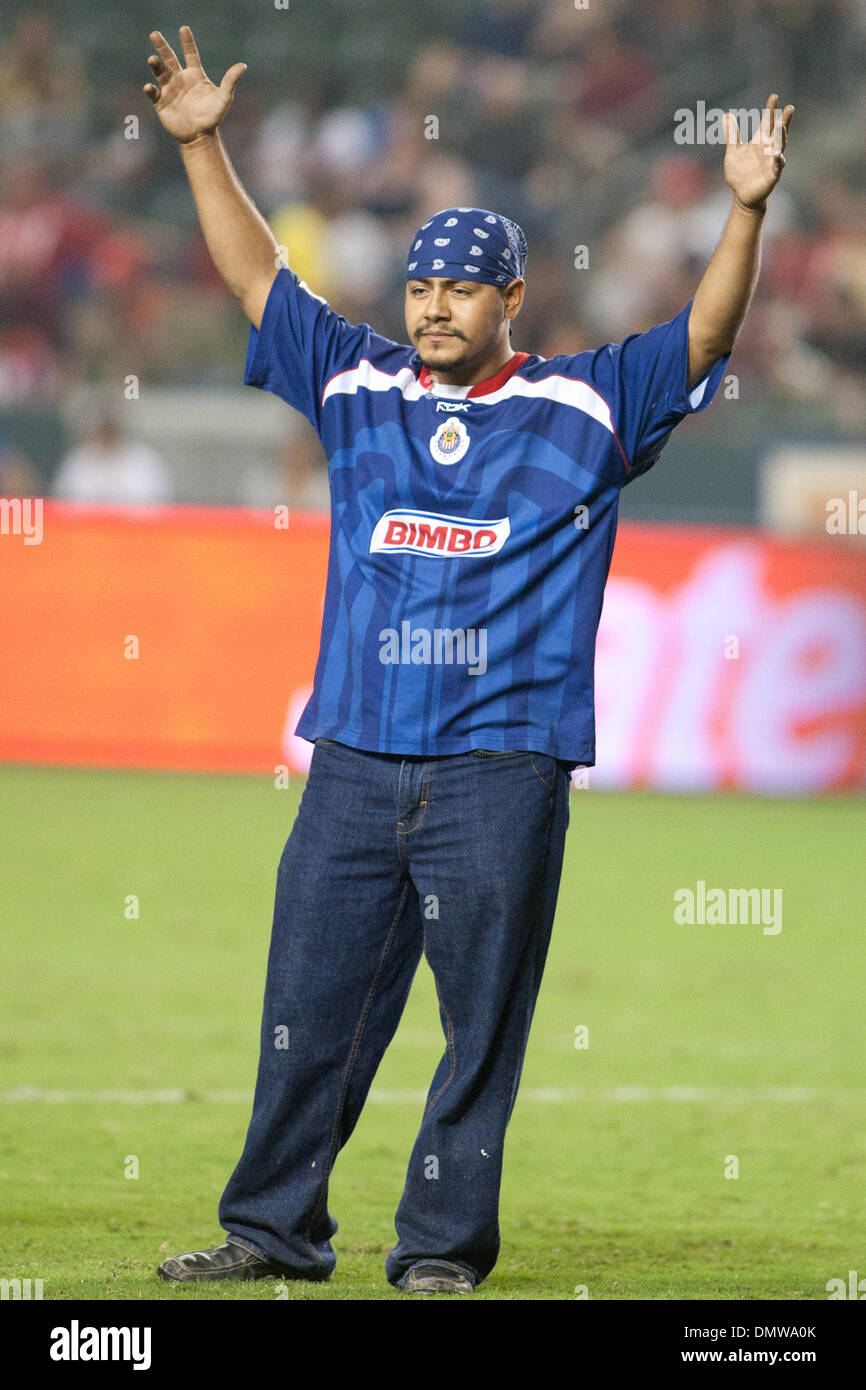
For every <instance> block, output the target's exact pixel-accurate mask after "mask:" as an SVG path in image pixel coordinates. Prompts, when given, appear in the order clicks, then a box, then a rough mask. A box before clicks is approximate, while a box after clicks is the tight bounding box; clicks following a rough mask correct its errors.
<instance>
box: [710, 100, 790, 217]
mask: <svg viewBox="0 0 866 1390" xmlns="http://www.w3.org/2000/svg"><path fill="white" fill-rule="evenodd" d="M778 106H779V98H778V96H777V95H776V93H775V92H773V94H772V96H770V97H769V98H768V101H767V105H766V106H765V107H764V111H763V114H762V117H761V123H760V125H759V126H758V129H757V130H756V131H755V134H754V135H753V136H752V139H751V140H750V141H749V143H748V144H746V145H743V144H741V143H740V132H739V129H738V127H737V118H736V116H734V115H733V114H732V113H731V112H730V111H727V112H725V136H726V139H727V146H726V149H725V179H726V181H727V183H728V186H729V187H730V188H731V189H732V190H733V192H734V196H735V197H736V198H737V200H738V202H740V203H741V204H742V205H743V207H747V208H760V209H763V208H764V207H766V201H767V198H768V197H769V195H770V194H771V193H772V191H773V189H774V188H775V187H776V184H777V183H778V182H779V178H780V177H781V173H782V170H783V169H784V167H785V155H784V150H785V146H786V145H787V143H788V131H789V130H790V128H791V118H792V116H793V115H794V108H793V106H786V107H785V109H784V111H782V112H780V111H779V110H778Z"/></svg>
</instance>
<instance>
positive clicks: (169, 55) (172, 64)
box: [148, 29, 180, 72]
mask: <svg viewBox="0 0 866 1390" xmlns="http://www.w3.org/2000/svg"><path fill="white" fill-rule="evenodd" d="M149 37H150V41H151V43H152V44H153V46H154V48H155V49H156V51H157V53H158V54H159V56H160V58H161V59H162V64H163V67H165V68H166V69H167V71H168V72H180V63H179V62H178V60H177V55H176V53H175V51H174V49H173V48H172V46H171V44H170V43H168V42H167V41H166V40H165V39H164V38H163V36H162V34H161V33H160V32H159V30H158V29H154V31H153V33H152V34H150V35H149ZM149 61H150V59H148V62H149Z"/></svg>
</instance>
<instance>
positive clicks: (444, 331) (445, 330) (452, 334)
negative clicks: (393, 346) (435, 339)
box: [417, 325, 463, 338]
mask: <svg viewBox="0 0 866 1390" xmlns="http://www.w3.org/2000/svg"><path fill="white" fill-rule="evenodd" d="M425 333H441V334H442V335H443V337H444V336H446V335H447V336H448V337H449V338H462V337H463V334H462V333H455V332H454V331H453V330H452V329H450V328H434V327H432V325H431V326H430V327H428V328H419V330H418V335H417V336H418V337H419V338H422V337H423V336H424V334H425Z"/></svg>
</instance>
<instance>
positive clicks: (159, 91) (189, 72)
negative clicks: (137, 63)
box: [144, 24, 247, 144]
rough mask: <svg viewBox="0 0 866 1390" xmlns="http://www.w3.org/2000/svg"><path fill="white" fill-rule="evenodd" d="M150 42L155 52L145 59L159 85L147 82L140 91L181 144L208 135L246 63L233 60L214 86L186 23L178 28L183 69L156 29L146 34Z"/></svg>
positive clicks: (225, 107) (225, 106)
mask: <svg viewBox="0 0 866 1390" xmlns="http://www.w3.org/2000/svg"><path fill="white" fill-rule="evenodd" d="M150 41H151V43H152V44H153V46H154V48H155V49H156V54H151V56H150V57H149V58H148V60H147V61H148V64H149V66H150V69H151V72H152V73H153V76H154V78H155V79H156V82H157V83H158V84H159V85H158V86H156V85H155V84H154V83H153V82H148V83H147V85H146V86H145V87H144V91H145V92H146V93H147V95H148V96H149V97H150V100H151V101H152V102H153V105H154V107H155V108H156V114H157V115H158V116H159V119H160V120H161V121H162V123H163V125H164V126H165V128H166V130H167V131H168V133H169V135H173V136H174V137H175V139H176V140H179V141H180V142H181V144H188V143H189V141H191V140H195V139H196V138H197V137H198V136H200V135H209V134H211V132H213V131H214V130H216V128H217V126H218V125H219V123H220V121H221V120H222V118H223V116H224V115H225V113H226V112H227V111H228V109H229V107H230V106H231V104H232V98H233V97H234V90H235V86H236V84H237V81H238V79H239V78H240V77H241V76H242V75H243V74H244V73H245V72H246V69H247V65H246V63H235V64H234V66H233V67H230V68H229V70H228V72H227V73H226V75H225V77H224V78H223V80H222V82H221V83H220V85H219V86H218V87H215V86H214V84H213V83H212V82H211V81H210V79H209V78H208V77H207V76H206V75H205V70H204V68H203V67H202V65H201V58H200V57H199V56H198V49H197V48H196V46H195V39H194V38H193V36H192V30H191V29H190V27H189V25H187V24H183V25H181V29H180V41H181V44H182V45H183V56H184V58H185V60H186V67H185V68H182V67H181V65H180V63H179V62H178V60H177V58H176V56H175V54H174V51H173V49H172V47H171V45H170V44H169V43H167V42H166V40H165V39H164V38H163V36H162V34H161V33H160V32H159V30H158V29H157V30H155V31H154V32H153V33H152V34H151V35H150Z"/></svg>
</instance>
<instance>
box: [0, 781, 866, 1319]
mask: <svg viewBox="0 0 866 1390" xmlns="http://www.w3.org/2000/svg"><path fill="white" fill-rule="evenodd" d="M300 790H301V784H300V782H296V783H294V785H293V786H292V787H291V788H290V789H289V790H285V791H278V790H276V789H275V788H274V787H273V785H272V783H270V782H269V781H268V780H266V779H263V780H256V779H252V778H219V777H204V776H174V775H155V774H146V773H135V774H133V773H111V772H85V771H54V770H40V769H24V768H4V769H0V803H2V805H3V807H4V814H3V819H4V844H3V848H4V854H3V871H2V876H0V920H2V970H0V1018H2V1033H0V1058H2V1068H0V1091H2V1093H3V1099H2V1102H0V1129H2V1146H0V1212H2V1215H0V1248H2V1268H0V1276H2V1277H7V1278H11V1277H16V1276H18V1277H27V1276H30V1277H31V1278H42V1279H43V1281H44V1297H45V1298H46V1299H48V1298H52V1299H63V1298H72V1297H84V1298H92V1299H99V1298H128V1299H142V1298H144V1299H150V1298H173V1299H178V1298H186V1299H189V1298H192V1299H196V1298H208V1299H214V1298H229V1299H239V1298H243V1299H273V1298H274V1297H275V1293H276V1291H275V1287H274V1285H273V1284H269V1283H256V1284H254V1285H242V1286H238V1285H223V1286H217V1287H212V1286H206V1287H205V1288H201V1287H192V1288H187V1289H181V1290H178V1289H175V1288H170V1287H168V1286H166V1285H164V1284H162V1283H160V1281H159V1280H157V1279H156V1278H155V1276H154V1274H153V1269H154V1266H155V1264H157V1263H158V1262H159V1260H160V1259H161V1258H163V1256H164V1254H165V1253H166V1252H169V1253H174V1252H176V1251H179V1250H184V1249H190V1248H199V1247H201V1246H202V1245H203V1244H210V1243H216V1241H218V1240H219V1239H220V1231H219V1227H218V1225H217V1222H216V1206H217V1201H218V1198H219V1195H220V1192H221V1191H222V1188H223V1186H224V1184H225V1181H226V1179H227V1177H228V1175H229V1173H230V1171H231V1168H232V1167H233V1165H234V1162H235V1161H236V1159H237V1156H238V1153H239V1151H240V1147H241V1144H242V1141H243V1136H244V1132H245V1129H246V1125H247V1121H248V1118H249V1105H248V1103H247V1102H246V1101H244V1100H235V1101H229V1102H225V1101H223V1102H220V1101H218V1100H215V1099H213V1098H212V1096H211V1093H212V1092H214V1091H241V1092H250V1091H251V1088H252V1084H253V1080H254V1076H255V1065H256V1052H257V1045H258V1026H259V1011H260V1005H261V992H262V986H263V982H264V970H265V960H266V952H267V944H268V933H269V929H270V914H271V906H272V891H273V883H274V876H275V871H276V864H277V861H278V858H279V854H280V850H281V848H282V844H283V841H284V839H285V837H286V835H287V834H288V831H289V829H290V828H291V823H292V819H293V815H294V811H295V807H296V805H297V800H298V797H299V795H300ZM864 832H866V806H864V803H863V802H861V801H858V800H854V799H825V800H815V801H786V800H781V799H768V800H757V799H755V800H752V799H748V798H741V797H735V796H726V797H707V798H698V797H662V796H657V795H652V794H630V795H614V794H598V793H593V792H588V791H578V790H575V791H574V792H573V793H572V798H571V827H570V829H569V832H568V841H567V852H566V866H565V871H564V875H563V883H562V889H561V892H560V899H559V908H558V913H557V920H556V926H555V929H554V939H553V944H552V947H551V952H550V956H549V959H548V967H547V972H546V975H545V980H544V984H543V986H542V993H541V998H540V1001H539V1005H538V1009H537V1012H536V1018H535V1023H534V1026H533V1032H532V1036H531V1039H530V1046H529V1052H528V1055H527V1060H526V1066H525V1069H524V1076H523V1083H522V1091H521V1095H520V1097H519V1099H518V1103H517V1106H516V1109H515V1112H514V1116H513V1119H512V1122H511V1127H510V1130H509V1136H508V1142H507V1144H506V1151H505V1174H504V1180H503V1189H502V1211H501V1217H502V1231H503V1244H502V1253H501V1256H500V1260H499V1263H498V1265H497V1266H496V1268H495V1270H494V1271H493V1273H492V1274H491V1276H490V1277H489V1279H488V1280H487V1281H486V1282H485V1283H484V1284H483V1285H482V1286H481V1288H480V1289H479V1290H478V1292H477V1294H476V1297H477V1298H482V1299H572V1298H574V1296H575V1290H576V1288H577V1287H578V1286H580V1285H586V1286H587V1288H588V1291H589V1297H590V1298H591V1299H668V1300H679V1299H692V1298H697V1299H720V1298H738V1299H789V1298H794V1299H803V1300H810V1299H824V1298H826V1296H827V1295H826V1283H827V1281H828V1279H832V1278H836V1277H841V1278H843V1279H846V1280H847V1275H848V1271H849V1269H852V1268H857V1269H858V1270H859V1273H860V1276H861V1277H862V1276H864V1275H866V1254H864V1250H866V1213H864V1207H863V1202H862V1191H863V1167H864V1146H866V1110H864V1098H866V1088H864V1081H863V1075H862V1058H863V1047H862V1027H863V1022H862V1020H863V1003H862V1001H863V995H864V983H866V947H864V934H863V927H862V923H863V911H862V904H863V899H864V888H866V882H864V856H863V851H862V846H863V843H864V838H866V834H864ZM698 879H704V880H705V881H706V882H707V883H708V884H709V885H711V886H719V887H724V888H728V887H732V886H735V887H745V888H748V887H767V888H775V887H780V888H782V889H783V893H784V919H783V927H782V930H781V932H780V933H779V934H778V935H776V936H769V935H764V934H763V932H762V930H761V927H760V925H738V926H691V927H689V926H678V925H676V924H675V923H674V920H673V895H674V892H675V890H676V889H678V888H681V887H691V888H694V886H695V883H696V881H697V880H698ZM129 894H136V895H137V896H138V898H139V900H140V916H139V918H138V920H127V918H126V917H125V916H124V903H125V900H126V898H127V895H129ZM578 1025H586V1026H588V1028H589V1030H590V1032H589V1038H590V1046H589V1048H588V1050H578V1049H576V1048H575V1046H574V1030H575V1027H576V1026H578ZM442 1046H443V1043H442V1037H441V1033H440V1030H439V1021H438V1014H437V1010H436V1006H435V995H434V992H433V988H432V983H431V980H430V976H429V972H428V971H427V969H426V966H423V965H422V967H421V970H420V971H419V975H418V977H417V979H416V983H415V987H414V989H413V993H412V997H411V998H410V1001H409V1005H408V1007H407V1011H406V1015H405V1017H404V1019H403V1022H402V1024H401V1027H400V1030H399V1032H398V1034H397V1037H396V1038H395V1040H394V1043H393V1044H392V1046H391V1049H390V1051H389V1053H388V1054H387V1056H386V1058H385V1061H384V1063H383V1065H382V1068H381V1069H380V1072H379V1074H378V1076H377V1078H376V1083H375V1090H376V1092H380V1091H384V1092H385V1093H386V1094H385V1095H384V1097H382V1098H380V1099H375V1098H371V1100H370V1102H369V1104H368V1106H367V1109H366V1110H365V1112H364V1114H363V1116H362V1118H361V1121H360V1123H359V1126H358V1128H357V1130H356V1132H355V1134H354V1135H353V1137H352V1139H351V1140H350V1142H349V1144H348V1146H347V1148H346V1149H345V1150H344V1152H343V1153H342V1154H341V1156H340V1158H339V1160H338V1163H337V1167H336V1170H335V1173H334V1176H333V1180H332V1185H331V1201H330V1207H331V1210H332V1211H333V1213H334V1214H335V1216H336V1217H337V1220H338V1221H339V1223H340V1230H339V1232H338V1234H337V1236H336V1237H335V1241H334V1243H335V1247H336V1249H337V1252H338V1258H339V1263H338V1267H337V1272H336V1274H335V1275H334V1278H333V1280H332V1281H331V1283H330V1284H328V1285H324V1286H322V1285H307V1284H292V1285H290V1286H289V1287H288V1293H289V1296H290V1297H291V1298H293V1299H298V1298H307V1299H379V1298H402V1297H403V1295H400V1294H398V1293H396V1292H395V1291H394V1290H392V1289H390V1288H389V1287H388V1286H387V1285H386V1283H385V1280H384V1274H383V1269H382V1264H383V1259H384V1256H385V1253H386V1252H387V1250H388V1249H390V1247H391V1246H392V1244H393V1243H394V1231H393V1224H392V1219H393V1213H394V1211H395V1209H396V1206H397V1202H398V1200H399V1197H400V1192H401V1190H402V1184H403V1177H404V1172H405V1165H406V1162H407V1159H408V1156H409V1152H410V1150H411V1146H412V1142H413V1140H414V1135H415V1131H416V1128H417V1124H418V1122H419V1119H420V1113H421V1109H422V1105H421V1103H420V1102H419V1101H418V1100H417V1099H415V1098H413V1097H412V1095H410V1096H409V1097H408V1098H407V1097H405V1096H403V1097H401V1096H400V1095H399V1094H397V1095H395V1094H394V1093H395V1092H398V1093H399V1092H401V1091H403V1092H406V1091H408V1092H416V1091H423V1090H424V1089H425V1088H426V1086H427V1085H428V1083H429V1081H430V1078H431V1077H432V1074H433V1071H434V1068H435V1065H436V1062H437V1060H438V1057H439V1054H440V1052H441V1050H442ZM21 1087H35V1088H41V1089H43V1090H44V1089H49V1090H50V1089H55V1090H57V1091H60V1092H68V1091H69V1090H74V1091H83V1092H87V1093H88V1095H89V1096H90V1097H91V1098H90V1099H82V1100H74V1101H70V1100H68V1099H67V1100H64V1101H60V1100H57V1101H53V1102H52V1101H46V1100H43V1099H40V1100H35V1099H31V1100H25V1099H21V1100H10V1099H9V1098H8V1097H9V1093H10V1092H14V1091H15V1090H16V1089H17V1088H21ZM548 1087H549V1088H560V1089H562V1088H565V1089H569V1088H581V1090H580V1094H579V1095H578V1096H577V1097H575V1098H566V1099H558V1100H555V1099H554V1100H545V1099H543V1098H541V1097H540V1096H539V1095H538V1092H539V1090H540V1088H548ZM629 1087H645V1088H650V1089H649V1090H648V1091H644V1092H640V1091H638V1092H636V1093H632V1094H631V1097H630V1098H629V1093H628V1092H627V1091H626V1092H624V1091H622V1090H621V1089H620V1088H629ZM667 1087H700V1088H708V1089H709V1091H710V1092H711V1093H710V1094H708V1095H706V1094H703V1095H700V1096H699V1097H698V1098H693V1099H671V1098H669V1097H668V1096H667V1095H665V1093H664V1088H667ZM773 1088H777V1091H776V1090H774V1089H773ZM795 1088H801V1089H802V1090H803V1092H804V1093H803V1095H801V1096H798V1095H797V1093H796V1089H795ZM105 1089H117V1090H122V1091H127V1092H129V1091H133V1092H135V1091H150V1090H153V1089H167V1090H173V1091H175V1090H178V1089H179V1090H180V1091H182V1092H183V1093H184V1094H185V1096H186V1099H184V1100H183V1101H182V1102H181V1103H170V1102H168V1101H166V1102H159V1103H156V1102H153V1101H150V1100H149V1101H146V1102H140V1103H122V1102H120V1101H117V1100H114V1101H105V1100H94V1099H92V1096H93V1093H94V1092H97V1091H101V1090H105ZM131 1154H134V1155H136V1156H137V1158H138V1162H139V1173H140V1175H139V1177H138V1179H137V1180H129V1179H126V1178H125V1177H124V1160H125V1158H126V1156H127V1155H131ZM728 1155H736V1156H737V1158H738V1160H739V1165H740V1176H739V1178H738V1179H736V1180H732V1179H726V1178H725V1176H724V1165H725V1161H726V1157H727V1156H728Z"/></svg>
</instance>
